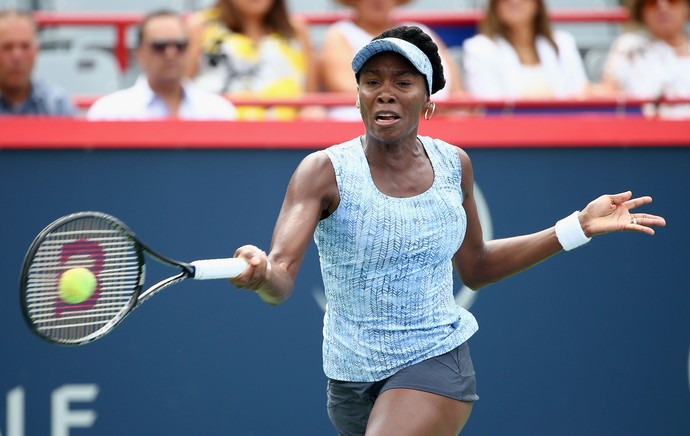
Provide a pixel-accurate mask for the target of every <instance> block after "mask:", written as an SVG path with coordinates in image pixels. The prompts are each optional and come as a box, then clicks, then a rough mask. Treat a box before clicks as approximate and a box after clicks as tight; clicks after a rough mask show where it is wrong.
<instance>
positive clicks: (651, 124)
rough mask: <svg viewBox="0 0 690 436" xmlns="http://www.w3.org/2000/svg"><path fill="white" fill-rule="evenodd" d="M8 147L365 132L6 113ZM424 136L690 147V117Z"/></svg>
mask: <svg viewBox="0 0 690 436" xmlns="http://www.w3.org/2000/svg"><path fill="white" fill-rule="evenodd" d="M0 132H2V133H1V134H0V149H90V148H135V149H136V148H153V149H166V148H170V149H172V148H202V149H203V148H227V149H237V148H258V149H321V148H324V147H327V146H329V145H332V144H337V143H340V142H343V141H346V140H348V139H351V138H353V137H356V136H358V135H361V134H363V133H364V127H363V125H362V123H361V122H323V121H311V122H310V121H292V122H271V121H265V122H249V121H246V122H218V121H215V122H213V121H209V122H206V121H152V122H93V121H86V120H74V119H58V118H41V117H27V118H22V117H5V118H0ZM420 134H422V135H428V136H432V137H436V138H441V139H443V140H445V141H447V142H449V143H451V144H455V145H458V146H461V147H469V148H471V147H495V148H496V147H498V148H532V147H539V148H558V147H688V146H690V120H688V121H669V120H661V119H648V118H643V117H633V116H627V117H619V116H601V115H577V116H575V115H569V116H557V115H546V116H507V117H474V116H468V117H458V118H445V119H443V118H439V119H432V120H430V121H424V120H422V121H421V122H420Z"/></svg>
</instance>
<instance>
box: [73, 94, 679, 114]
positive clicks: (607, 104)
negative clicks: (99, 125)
mask: <svg viewBox="0 0 690 436" xmlns="http://www.w3.org/2000/svg"><path fill="white" fill-rule="evenodd" d="M98 97H99V96H92V95H81V96H75V97H74V98H73V102H74V104H75V106H77V107H78V108H80V109H88V108H89V107H90V106H91V104H93V102H94V101H95V100H96V99H97V98H98ZM355 101H356V95H354V94H352V95H350V94H337V93H311V94H306V95H304V96H302V97H299V98H259V97H255V98H248V97H243V98H236V99H235V98H233V99H232V102H233V104H235V105H236V106H263V107H271V106H292V107H304V106H324V107H333V106H353V107H354V102H355ZM435 103H436V106H437V108H439V109H441V108H458V109H477V108H479V109H491V110H501V111H503V112H505V113H511V112H512V111H514V110H544V111H554V110H567V111H574V112H581V111H587V110H609V111H612V112H624V111H626V110H636V109H640V108H642V106H644V105H649V104H652V105H655V106H658V105H660V104H672V105H675V104H690V98H666V97H660V98H658V99H643V98H625V97H623V96H621V97H619V98H590V99H558V98H551V99H524V100H506V99H501V100H485V99H478V98H470V97H457V98H447V99H444V100H438V101H435Z"/></svg>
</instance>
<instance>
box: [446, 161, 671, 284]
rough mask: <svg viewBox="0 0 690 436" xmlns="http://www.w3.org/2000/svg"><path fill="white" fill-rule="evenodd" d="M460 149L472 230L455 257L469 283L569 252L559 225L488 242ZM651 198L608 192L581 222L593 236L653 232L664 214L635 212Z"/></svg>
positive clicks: (586, 211) (486, 280) (585, 212)
mask: <svg viewBox="0 0 690 436" xmlns="http://www.w3.org/2000/svg"><path fill="white" fill-rule="evenodd" d="M460 153H461V161H462V175H463V179H462V189H463V193H464V202H463V206H464V208H465V212H466V213H467V232H466V235H465V240H464V241H463V244H462V245H461V246H460V249H459V250H458V251H457V253H456V254H455V255H454V256H453V262H454V264H455V268H456V270H457V271H458V274H459V276H460V278H461V279H462V281H463V283H464V284H465V285H466V286H468V287H469V288H470V289H474V290H477V289H480V288H482V287H484V286H486V285H488V284H491V283H494V282H497V281H499V280H501V279H504V278H506V277H509V276H511V275H513V274H516V273H518V272H520V271H523V270H525V269H528V268H530V267H532V266H534V265H536V264H538V263H540V262H542V261H544V260H546V259H548V258H549V257H551V256H553V255H554V254H556V253H559V252H560V251H562V250H563V246H562V245H561V243H560V242H559V240H558V237H557V236H556V230H555V226H552V227H549V228H547V229H544V230H542V231H539V232H536V233H531V234H527V235H521V236H514V237H509V238H503V239H496V240H493V241H487V242H485V241H484V240H483V237H482V228H481V223H480V222H479V215H478V213H477V205H476V203H475V198H474V193H473V185H474V175H473V172H472V164H471V161H470V159H469V157H468V156H467V154H466V153H465V152H464V151H462V150H461V151H460ZM651 201H652V198H651V197H648V196H645V197H638V198H632V193H631V192H623V193H620V194H614V195H602V196H600V197H598V198H597V199H595V200H593V201H591V202H590V203H589V204H588V205H587V206H586V207H585V208H584V209H583V210H582V211H581V212H579V214H578V220H579V223H580V226H581V227H582V230H583V232H584V234H585V236H587V237H592V236H595V235H599V234H604V233H610V232H615V231H623V230H627V231H638V232H643V233H647V234H650V235H653V234H654V230H653V229H652V228H651V227H652V226H663V225H665V224H666V221H665V220H664V218H662V217H660V216H656V215H651V214H646V213H633V212H631V211H632V209H634V208H636V207H639V206H642V205H645V204H648V203H651ZM633 218H634V219H633Z"/></svg>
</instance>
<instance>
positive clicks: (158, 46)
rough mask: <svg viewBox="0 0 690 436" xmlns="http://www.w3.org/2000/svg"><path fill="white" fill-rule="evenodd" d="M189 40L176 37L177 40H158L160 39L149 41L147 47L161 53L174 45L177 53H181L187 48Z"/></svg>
mask: <svg viewBox="0 0 690 436" xmlns="http://www.w3.org/2000/svg"><path fill="white" fill-rule="evenodd" d="M188 44H189V42H188V41H187V40H186V39H178V40H160V41H151V42H150V43H149V47H151V49H152V50H153V51H154V52H156V53H159V54H163V53H165V52H166V50H168V47H175V50H177V51H178V52H179V53H183V52H184V51H185V50H187V45H188Z"/></svg>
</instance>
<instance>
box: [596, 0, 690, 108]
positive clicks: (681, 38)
mask: <svg viewBox="0 0 690 436" xmlns="http://www.w3.org/2000/svg"><path fill="white" fill-rule="evenodd" d="M630 12H631V13H630V15H631V17H632V18H633V20H635V21H636V22H637V23H639V24H641V25H642V26H643V29H642V30H641V31H639V32H628V33H624V34H623V35H621V36H619V37H618V39H617V40H616V41H614V43H613V45H612V47H611V51H610V52H609V55H608V57H607V60H606V63H605V64H604V71H603V76H602V84H603V85H604V86H607V87H610V88H611V89H613V90H614V91H617V92H622V93H624V94H626V95H629V96H631V97H635V98H658V97H669V98H690V43H689V38H688V34H687V32H686V26H687V24H688V21H689V20H690V0H634V1H632V3H631V11H630ZM645 112H647V113H648V114H655V113H656V112H657V111H656V109H655V107H654V106H653V105H649V106H647V107H645ZM658 114H659V115H660V116H662V117H665V118H681V117H682V118H687V117H690V105H675V106H672V105H660V106H659V108H658Z"/></svg>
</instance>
